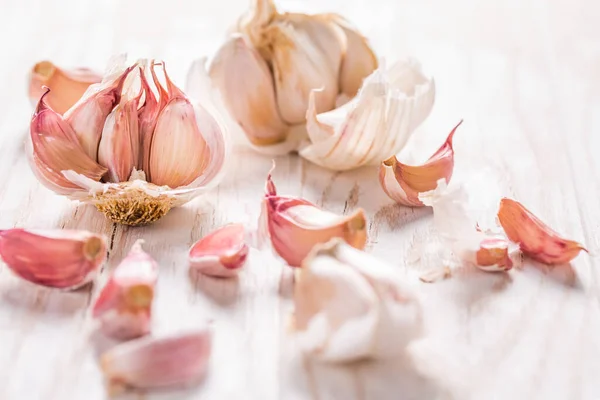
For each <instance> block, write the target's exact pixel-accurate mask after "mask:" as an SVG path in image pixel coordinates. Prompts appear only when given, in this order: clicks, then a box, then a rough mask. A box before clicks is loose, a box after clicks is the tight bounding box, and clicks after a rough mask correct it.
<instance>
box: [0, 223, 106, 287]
mask: <svg viewBox="0 0 600 400" xmlns="http://www.w3.org/2000/svg"><path fill="white" fill-rule="evenodd" d="M106 252H107V250H106V240H105V238H104V237H103V236H101V235H97V234H95V233H92V232H87V231H77V230H26V229H19V228H15V229H7V230H2V231H0V257H1V258H2V260H3V261H4V262H5V263H6V265H7V266H8V267H9V268H10V270H11V271H12V272H13V273H15V274H16V275H18V276H19V277H21V278H23V279H25V280H27V281H29V282H32V283H35V284H37V285H42V286H48V287H53V288H60V289H68V290H73V289H77V288H79V287H81V286H83V285H85V284H86V283H88V282H90V281H91V280H92V279H93V278H94V276H95V274H96V272H97V271H98V270H99V268H100V266H101V265H102V263H103V262H104V261H105V259H106Z"/></svg>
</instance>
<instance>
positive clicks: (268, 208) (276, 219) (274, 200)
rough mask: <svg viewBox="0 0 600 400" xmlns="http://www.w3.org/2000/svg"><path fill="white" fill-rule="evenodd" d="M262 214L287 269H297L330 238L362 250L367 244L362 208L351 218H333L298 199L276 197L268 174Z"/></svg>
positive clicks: (333, 215) (343, 216) (326, 212)
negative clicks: (290, 267) (336, 238)
mask: <svg viewBox="0 0 600 400" xmlns="http://www.w3.org/2000/svg"><path fill="white" fill-rule="evenodd" d="M266 186H267V190H266V194H265V198H264V200H263V215H262V216H261V218H264V219H265V220H264V221H262V223H264V224H266V228H267V229H266V230H267V232H266V233H267V235H268V237H269V239H270V241H271V244H272V246H273V249H274V250H275V251H276V252H277V254H279V256H280V257H281V258H283V259H284V260H285V261H286V262H287V263H288V264H289V265H290V266H292V267H298V266H300V264H301V263H302V260H303V259H304V258H305V257H306V255H307V254H308V253H309V252H310V250H311V249H312V248H313V247H314V246H315V245H316V244H318V243H325V242H327V241H329V240H330V239H331V238H334V237H339V238H342V239H343V240H344V241H345V242H346V243H348V244H349V245H350V246H352V247H355V248H357V249H363V248H364V247H365V244H366V242H367V221H366V217H365V214H364V212H363V210H362V209H359V210H357V211H356V212H354V213H353V214H351V215H337V214H334V213H332V212H329V211H325V210H322V209H320V208H319V207H317V206H315V205H314V204H312V203H311V202H309V201H306V200H304V199H299V198H293V197H287V196H278V195H277V191H276V189H275V184H274V183H273V181H272V180H271V173H269V176H268V177H267V185H266Z"/></svg>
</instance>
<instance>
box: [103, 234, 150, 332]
mask: <svg viewBox="0 0 600 400" xmlns="http://www.w3.org/2000/svg"><path fill="white" fill-rule="evenodd" d="M143 242H144V241H143V240H138V241H136V242H135V243H134V245H133V246H132V248H131V250H130V251H129V254H127V256H126V257H125V258H124V259H123V261H121V263H119V265H118V266H117V268H116V269H115V270H114V272H113V273H112V275H111V277H110V278H109V280H108V282H107V283H106V285H105V286H104V287H103V288H102V290H101V292H100V294H99V296H98V298H97V299H96V301H95V303H94V306H93V309H92V315H93V316H94V318H97V319H99V320H100V323H101V328H102V331H103V332H104V333H105V334H106V335H107V336H111V337H114V338H117V339H131V338H134V337H138V336H142V335H145V334H148V333H150V322H151V314H152V300H153V299H154V288H155V286H156V281H157V278H158V264H157V263H156V261H154V259H153V258H152V257H150V255H148V254H147V253H146V252H145V251H144V250H143V249H142V243H143Z"/></svg>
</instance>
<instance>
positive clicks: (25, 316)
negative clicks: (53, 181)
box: [0, 0, 600, 400]
mask: <svg viewBox="0 0 600 400" xmlns="http://www.w3.org/2000/svg"><path fill="white" fill-rule="evenodd" d="M278 4H279V5H280V6H281V7H282V8H286V9H289V10H306V11H311V12H317V11H337V12H343V14H344V15H345V16H346V17H348V18H349V19H350V20H352V21H354V22H355V23H356V24H357V25H358V26H359V27H360V28H361V29H362V30H363V32H364V33H365V34H366V35H367V36H369V37H370V38H371V39H372V43H373V44H374V46H375V47H376V49H377V51H378V52H379V54H381V55H384V56H386V57H388V58H394V57H396V56H402V55H407V54H408V55H414V56H416V57H418V58H420V59H421V60H422V62H423V63H424V65H425V66H426V68H428V69H429V70H430V71H431V72H432V73H433V74H434V76H435V78H436V83H437V87H438V96H437V101H436V105H435V108H434V111H433V113H432V115H431V117H430V118H429V120H428V121H427V122H426V124H425V125H424V126H423V127H422V128H421V129H420V130H419V133H418V135H417V137H415V140H414V141H412V145H413V148H416V150H417V151H418V152H420V153H422V154H423V155H426V154H427V153H431V152H432V151H433V150H434V149H436V148H437V147H438V146H439V143H441V141H442V139H443V138H444V137H445V135H446V134H447V133H448V130H449V129H450V128H451V127H452V126H454V124H455V123H456V122H457V121H458V120H459V119H460V118H464V119H465V123H464V124H463V126H462V127H461V128H460V132H459V133H458V134H457V135H456V140H455V143H456V152H457V170H456V177H457V178H461V177H463V178H464V177H466V176H467V175H468V174H469V173H470V172H472V171H474V170H481V168H483V167H484V166H487V167H488V170H487V171H488V172H486V173H489V174H490V177H495V178H494V179H496V178H497V177H500V178H502V179H500V180H499V183H498V187H499V188H500V189H499V190H500V192H502V193H503V194H506V195H510V196H514V197H516V198H517V199H519V200H521V201H522V202H523V203H525V204H526V205H527V206H528V207H529V208H531V209H532V210H533V211H534V212H536V213H537V214H538V215H539V216H540V217H541V218H543V219H544V220H546V221H547V222H548V223H550V224H551V225H552V226H553V227H555V228H556V229H557V230H558V231H559V232H562V233H564V234H565V235H568V236H569V237H572V238H574V239H576V240H580V241H582V242H584V243H585V244H586V245H587V246H588V248H590V249H591V250H592V252H593V254H592V255H591V256H588V255H581V256H580V257H578V258H577V259H576V260H575V261H574V262H573V263H572V265H571V266H567V267H563V268H560V269H557V270H554V271H552V270H550V269H549V268H547V267H544V266H539V265H533V264H531V263H529V262H525V264H524V265H523V267H522V268H517V269H515V270H513V271H511V272H510V273H509V274H505V275H494V274H485V273H483V272H477V271H467V272H464V273H460V274H458V276H455V277H454V278H453V279H450V280H448V281H444V282H442V283H438V284H434V285H426V284H418V286H419V289H420V292H421V294H422V296H423V301H424V305H425V306H424V307H425V322H426V325H427V336H426V338H425V339H424V340H423V341H422V342H421V343H419V344H418V346H417V345H415V351H413V353H414V358H412V359H411V358H409V357H408V356H407V357H406V358H405V359H401V360H396V361H393V362H386V363H360V364H357V365H352V366H324V365H319V364H318V363H315V362H311V361H310V360H307V359H305V358H303V357H301V356H300V355H299V354H298V353H297V352H296V350H295V348H294V345H293V341H292V340H291V339H290V337H289V336H288V334H287V332H286V315H287V313H288V312H289V310H290V301H289V294H290V290H291V282H292V281H291V274H290V272H289V270H288V269H285V268H282V266H281V265H280V264H278V263H276V262H275V261H273V260H272V259H269V258H265V257H261V256H260V255H259V254H254V253H253V254H252V259H251V262H250V264H249V265H248V267H247V269H246V270H245V271H244V272H243V273H242V275H241V276H240V278H239V280H234V281H222V280H214V279H210V278H199V279H196V278H192V279H191V278H190V277H189V276H188V271H187V264H186V261H185V256H186V250H187V248H188V246H189V245H190V244H191V243H192V242H193V241H195V240H196V239H197V238H199V237H201V236H202V235H203V234H205V233H207V232H209V231H210V230H212V229H213V228H215V227H218V226H220V225H222V224H224V223H226V222H230V221H231V222H234V221H237V222H244V223H247V224H248V225H249V226H255V224H256V217H257V216H258V213H259V203H260V199H261V196H262V187H263V182H264V178H265V174H266V173H267V170H268V168H269V166H270V163H271V160H270V159H269V158H264V157H261V156H258V155H256V154H254V153H252V152H251V151H250V150H248V149H246V148H244V147H243V146H237V147H236V149H235V154H234V155H233V156H232V157H231V161H230V163H231V172H230V174H229V175H228V176H227V178H226V180H225V182H224V183H223V184H222V185H221V186H220V187H219V188H218V189H217V190H215V191H214V192H212V193H211V194H209V195H207V196H205V197H203V198H202V199H201V200H197V201H195V202H193V203H192V204H189V205H187V206H185V207H183V208H180V209H176V210H173V211H172V212H171V213H170V214H169V215H168V216H167V217H165V218H164V219H163V220H161V221H160V222H158V223H156V224H154V225H152V226H148V227H143V228H126V227H121V226H115V225H113V224H111V223H110V222H108V221H106V220H105V219H104V218H103V217H102V216H101V215H100V214H99V213H98V212H97V211H96V210H95V209H94V208H93V207H90V206H82V205H76V204H74V203H71V202H69V201H68V200H66V199H64V198H62V197H59V196H56V195H54V194H53V193H51V192H50V191H48V190H47V189H45V188H44V187H42V186H41V185H40V184H38V183H37V181H36V180H35V178H34V177H33V174H32V173H31V172H30V170H29V167H28V165H27V163H26V159H25V157H24V153H23V140H24V138H25V135H26V133H27V127H28V121H29V116H30V112H31V109H30V106H29V104H28V101H27V98H26V84H25V75H26V72H27V70H28V68H29V67H30V66H31V65H32V64H33V63H34V62H35V61H38V60H41V59H51V60H53V61H54V62H56V63H58V64H61V65H88V66H93V67H96V68H100V69H101V68H103V66H104V63H105V62H106V60H107V58H108V57H109V56H110V55H111V54H113V53H116V52H121V51H128V52H129V53H130V54H131V55H132V56H133V57H138V56H139V57H157V58H163V59H165V60H166V61H167V63H168V64H167V65H168V66H169V69H170V71H171V76H172V77H174V78H175V80H176V82H178V83H183V78H184V76H185V72H186V69H187V67H188V65H189V63H190V62H191V61H192V60H193V59H194V58H196V57H200V56H204V55H210V54H212V52H214V51H215V49H216V48H217V46H218V45H219V43H220V42H221V40H222V39H223V37H224V31H225V29H226V28H227V27H228V26H229V25H230V24H231V23H232V22H233V21H234V19H235V18H236V17H237V15H239V13H241V12H242V11H243V10H244V8H245V7H246V5H247V2H246V0H219V1H177V0H172V1H168V2H163V1H146V0H128V1H116V0H114V1H83V0H70V1H41V0H19V1H17V0H14V1H8V0H3V1H2V2H1V6H0V54H2V63H1V64H0V77H1V78H0V110H2V111H1V112H0V115H1V118H0V168H2V171H3V173H2V174H0V228H10V227H13V226H18V227H30V228H34V227H35V228H42V227H44V228H49V227H61V228H82V229H90V230H94V231H97V232H103V233H105V234H106V235H108V237H110V238H111V246H110V256H109V262H108V264H107V266H106V267H105V269H104V271H103V273H102V275H101V276H100V277H99V278H98V279H97V281H96V282H95V284H94V285H93V287H91V288H88V289H86V290H83V291H79V292H75V293H60V292H55V291H51V290H45V289H40V288H36V287H33V286H31V285H28V284H26V283H23V282H21V281H19V280H17V279H16V278H14V277H13V276H12V275H11V274H10V273H9V272H8V271H7V269H6V268H5V267H4V266H0V399H3V400H17V399H18V400H25V399H26V400H37V399H44V400H51V399H61V400H71V399H73V400H75V399H77V400H79V399H90V400H96V399H103V398H105V397H106V395H105V392H104V389H103V382H102V379H101V376H100V373H99V369H98V365H97V362H96V357H97V353H98V352H99V351H100V349H101V348H103V346H107V345H108V344H107V343H106V341H104V340H102V338H101V337H100V336H99V335H97V334H95V333H94V330H93V324H92V320H91V319H90V315H89V304H90V301H91V299H93V298H94V296H95V295H96V294H97V292H98V289H99V287H101V285H102V284H103V283H104V281H105V280H106V277H107V274H108V272H109V271H110V270H111V269H112V268H114V266H115V265H116V264H117V263H118V262H119V260H120V259H121V258H122V257H123V255H124V252H125V251H126V250H127V249H128V248H129V246H130V245H131V244H132V243H133V242H134V241H135V240H136V239H138V238H144V239H145V240H146V243H147V245H146V248H147V250H148V251H149V252H150V253H151V254H152V255H153V256H154V257H155V258H156V259H157V260H158V261H159V263H160V265H161V271H160V272H161V275H160V283H159V287H158V297H157V299H156V300H157V301H156V304H155V320H154V325H155V331H156V332H171V331H176V330H178V329H181V328H182V327H187V326H190V325H193V324H196V323H199V322H201V321H204V320H211V321H213V322H212V323H213V324H214V329H215V337H216V341H215V347H214V353H213V358H212V361H211V368H210V373H209V375H208V376H207V379H206V380H205V382H204V384H203V385H201V386H199V387H197V388H194V389H191V390H187V391H177V392H161V393H158V394H144V395H139V397H138V395H137V394H136V395H132V397H131V398H144V399H241V398H244V399H261V400H269V399H290V400H295V399H319V400H324V399H343V400H353V399H378V400H379V399H433V398H442V399H471V398H472V399H598V398H600V383H599V381H598V374H599V371H600V309H599V302H598V301H599V298H600V297H599V295H600V287H599V284H600V281H599V278H600V276H599V274H598V269H597V268H599V267H600V266H599V265H598V258H596V257H594V255H597V254H598V251H597V249H598V247H599V246H600V201H599V200H598V199H599V198H600V161H599V160H600V159H599V158H598V153H599V152H600V94H599V93H600V79H599V78H600V72H599V71H600V28H598V21H599V19H600V6H599V5H598V3H597V2H596V1H594V0H556V1H552V2H549V1H543V0H505V1H495V2H492V1H485V2H484V1H476V0H473V1H468V0H456V1H446V0H424V1H409V0H355V1H347V0H328V1H317V0H304V1H302V0H295V1H292V0H287V1H286V0H281V1H279V3H278ZM274 178H275V182H276V183H277V184H278V186H279V189H280V191H281V192H282V193H289V194H292V195H299V196H304V197H306V198H307V199H309V200H312V201H314V202H316V203H317V204H319V205H322V206H323V207H326V208H327V209H330V210H332V211H336V212H349V211H350V210H352V209H354V208H356V207H363V208H364V209H365V210H366V212H367V214H368V216H369V219H370V223H369V234H370V242H369V246H368V249H369V251H373V252H374V253H376V254H378V255H379V256H381V257H383V258H385V259H387V260H389V261H390V262H393V263H394V264H396V265H397V266H398V271H399V274H404V275H406V277H407V279H412V280H414V279H415V275H416V274H418V273H419V272H421V271H425V270H427V269H428V268H431V267H437V266H440V260H439V259H438V258H436V255H435V254H433V253H430V252H428V243H429V242H430V241H432V240H434V238H433V234H432V230H431V212H430V211H428V210H425V209H420V210H412V209H409V208H404V207H400V206H396V205H393V204H392V203H391V201H390V200H388V199H387V198H386V197H385V195H384V193H383V192H382V191H381V190H380V188H379V185H378V182H377V178H376V170H375V169H372V168H371V169H370V168H364V169H361V170H358V171H354V172H349V173H341V174H340V173H331V172H328V171H324V170H321V169H319V168H318V167H315V166H312V165H309V164H307V163H306V162H304V161H303V160H301V159H300V158H298V157H296V156H290V157H281V158H279V159H277V170H276V171H275V176H274ZM418 371H420V372H418Z"/></svg>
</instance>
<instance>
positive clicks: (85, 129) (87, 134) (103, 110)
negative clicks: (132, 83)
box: [64, 65, 135, 160]
mask: <svg viewBox="0 0 600 400" xmlns="http://www.w3.org/2000/svg"><path fill="white" fill-rule="evenodd" d="M111 68H112V70H111ZM134 68H135V66H130V67H128V68H125V69H124V68H123V67H122V66H120V65H110V66H109V73H107V75H106V76H105V78H104V79H103V80H102V82H100V83H97V84H94V85H91V86H90V87H89V88H88V90H87V91H86V92H85V94H84V95H83V97H81V99H79V101H78V102H77V103H76V104H75V105H74V106H73V107H71V108H70V109H69V110H68V111H67V112H65V114H64V117H65V120H66V121H67V122H68V123H69V124H70V125H71V126H72V127H73V129H74V130H75V133H76V134H77V137H78V138H79V143H80V144H81V146H82V147H83V150H84V151H85V153H86V154H87V155H88V156H89V157H90V158H92V159H93V160H97V159H98V145H99V143H100V137H101V135H102V130H103V127H104V122H105V120H106V118H107V117H108V115H109V114H110V112H111V111H112V109H113V108H114V106H115V105H116V104H118V103H119V101H120V98H121V90H122V89H123V85H124V83H125V79H126V78H127V76H128V75H129V73H130V72H131V71H132V70H133V69H134Z"/></svg>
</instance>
